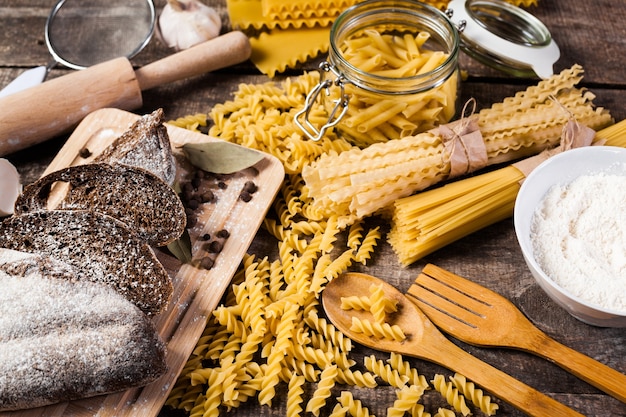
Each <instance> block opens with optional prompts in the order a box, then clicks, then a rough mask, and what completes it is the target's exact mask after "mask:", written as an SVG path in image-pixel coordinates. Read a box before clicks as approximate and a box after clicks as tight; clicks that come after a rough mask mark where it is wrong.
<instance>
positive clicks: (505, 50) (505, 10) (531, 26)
mask: <svg viewBox="0 0 626 417" xmlns="http://www.w3.org/2000/svg"><path fill="white" fill-rule="evenodd" d="M446 14H447V15H448V17H449V19H450V21H451V22H452V23H454V24H455V25H456V27H457V29H458V30H459V32H460V34H461V45H460V46H461V49H462V50H463V51H464V52H465V53H466V54H468V55H469V56H471V57H473V58H474V59H476V60H478V61H480V62H482V63H484V64H486V65H489V66H491V67H493V68H496V69H498V70H501V71H504V72H507V73H510V74H513V75H516V76H534V75H535V74H536V75H537V76H539V77H540V78H544V79H545V78H548V77H550V76H551V75H552V74H553V65H554V63H555V62H556V61H557V60H558V59H559V56H560V51H559V47H558V46H557V45H556V43H555V42H554V40H553V39H552V36H551V35H550V31H549V30H548V28H546V26H545V25H544V24H543V23H542V22H541V21H540V20H539V19H537V18H536V17H534V16H533V15H531V14H530V13H528V12H526V11H525V10H523V9H521V8H519V7H517V6H514V5H512V4H510V3H507V2H505V1H502V0H452V1H451V2H450V3H449V4H448V9H447V10H446Z"/></svg>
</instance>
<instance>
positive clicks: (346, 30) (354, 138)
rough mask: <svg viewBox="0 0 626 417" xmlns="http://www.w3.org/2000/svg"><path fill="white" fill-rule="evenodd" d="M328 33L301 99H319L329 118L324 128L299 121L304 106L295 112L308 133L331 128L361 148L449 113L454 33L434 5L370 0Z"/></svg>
mask: <svg viewBox="0 0 626 417" xmlns="http://www.w3.org/2000/svg"><path fill="white" fill-rule="evenodd" d="M330 37H331V39H330V41H331V42H330V43H331V47H330V51H329V55H328V61H327V62H324V63H323V64H322V77H320V78H321V81H320V84H319V85H318V87H317V89H316V90H313V91H312V92H311V94H310V95H309V100H307V103H308V104H311V105H312V103H313V102H314V101H315V100H316V99H317V98H318V97H319V99H320V100H321V101H322V103H323V105H324V106H323V107H324V108H325V109H326V111H327V112H328V114H329V119H328V121H327V123H326V124H325V125H323V126H319V125H318V124H316V123H313V122H312V121H311V120H310V118H309V119H307V120H306V123H303V122H302V120H300V119H299V117H301V116H303V115H304V116H305V118H306V116H307V115H308V111H307V109H303V110H302V111H300V112H299V113H298V116H296V123H297V124H298V125H299V126H300V127H301V128H302V129H303V130H304V131H305V133H307V135H308V136H309V137H310V138H311V139H320V138H321V137H322V136H323V135H324V133H325V131H326V129H328V128H331V127H334V128H335V129H336V131H337V132H338V133H339V134H341V135H342V136H344V137H345V139H347V140H349V141H351V142H352V143H353V144H355V145H357V146H360V147H366V146H368V145H370V144H372V143H376V142H385V141H388V140H391V139H399V138H402V137H405V136H410V135H415V134H417V133H421V132H424V131H426V130H429V129H432V128H433V127H436V126H438V125H440V124H443V123H447V122H449V121H450V120H451V119H452V118H453V117H454V115H455V114H456V110H457V101H458V97H459V85H460V78H459V74H458V63H457V59H458V53H459V39H458V32H457V31H456V29H455V28H454V27H453V26H452V24H451V23H450V21H449V20H448V18H447V17H446V16H445V15H444V14H443V13H442V12H440V11H439V10H437V9H435V8H433V7H431V6H428V5H426V4H422V3H415V2H413V1H404V0H400V1H398V2H395V3H394V7H393V8H392V7H390V6H389V3H388V2H385V1H377V0H370V1H366V2H362V3H359V4H357V5H355V6H353V7H351V8H349V9H347V10H346V11H345V12H344V13H342V14H341V15H340V16H339V17H338V18H337V20H336V21H335V23H334V24H333V27H332V29H331V35H330ZM333 76H334V80H331V78H333ZM321 90H325V93H324V94H320V91H321Z"/></svg>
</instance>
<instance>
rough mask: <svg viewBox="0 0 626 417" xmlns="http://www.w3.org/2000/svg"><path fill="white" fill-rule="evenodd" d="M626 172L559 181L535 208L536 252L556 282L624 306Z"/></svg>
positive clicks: (608, 304) (605, 303)
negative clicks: (565, 182) (566, 182)
mask: <svg viewBox="0 0 626 417" xmlns="http://www.w3.org/2000/svg"><path fill="white" fill-rule="evenodd" d="M625 207H626V174H625V175H619V174H608V173H595V174H588V175H583V176H581V177H578V178H577V179H575V180H573V181H572V182H571V183H569V184H562V185H555V186H553V187H552V188H551V189H550V190H549V191H548V193H547V194H546V195H545V196H544V198H543V200H542V203H541V205H540V207H539V208H538V209H537V211H536V212H535V213H534V216H533V223H532V226H531V234H532V236H533V250H534V256H535V258H536V260H537V262H538V263H539V265H540V266H541V268H542V269H543V270H544V272H545V273H546V274H547V275H548V276H549V277H551V278H552V279H553V280H554V281H555V282H556V283H557V284H558V285H560V286H561V287H562V288H564V289H565V290H567V291H569V292H571V293H572V294H574V295H576V296H577V297H580V298H581V299H584V300H587V301H589V302H591V303H593V304H596V305H598V306H601V307H603V308H607V309H611V310H617V311H626V210H624V208H625Z"/></svg>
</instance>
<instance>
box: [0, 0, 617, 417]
mask: <svg viewBox="0 0 626 417" xmlns="http://www.w3.org/2000/svg"><path fill="white" fill-rule="evenodd" d="M53 3H54V2H53V1H51V0H47V1H44V0H0V25H1V27H2V28H3V30H2V31H0V88H1V87H2V86H4V85H5V84H7V83H8V82H9V81H10V80H12V79H13V78H14V77H15V76H17V74H19V73H20V72H21V71H22V70H24V69H26V68H30V67H33V66H36V65H42V64H45V63H47V62H48V60H49V58H50V57H49V54H48V51H47V49H46V47H45V44H44V42H43V25H44V23H45V19H46V16H47V14H48V12H49V9H50V7H52V4H53ZM156 3H157V7H159V8H160V7H162V5H163V4H165V0H158V1H157V2H156ZM206 3H208V4H212V5H215V7H216V8H217V9H218V11H219V13H220V14H221V16H222V18H223V19H224V21H225V22H226V29H225V30H227V29H228V16H227V11H226V7H225V1H224V0H211V1H208V0H207V1H206ZM529 10H530V11H531V12H532V13H533V14H535V15H536V16H537V17H539V18H540V19H541V20H543V21H544V22H545V23H546V25H547V26H548V28H549V29H550V31H551V32H552V34H553V36H554V38H555V40H556V42H557V43H558V44H559V47H560V50H561V58H560V59H559V61H558V62H557V63H556V65H555V71H560V70H562V69H564V68H567V67H570V66H571V65H573V64H581V65H582V66H583V68H584V69H585V77H584V79H583V81H582V83H581V85H582V86H584V87H587V88H589V90H590V91H591V92H593V93H594V94H595V95H596V98H595V103H596V105H598V106H602V107H605V108H607V109H609V110H610V111H611V114H612V115H613V116H614V117H615V119H616V120H622V119H626V99H625V98H624V97H626V95H625V91H624V90H626V79H625V78H626V77H624V73H625V70H624V63H623V51H624V50H626V27H624V25H622V24H621V22H624V21H626V4H624V2H615V1H610V0H597V1H594V2H576V1H549V0H538V6H536V7H531V8H530V9H529ZM169 53H171V51H169V50H168V49H167V48H165V47H164V46H163V45H162V44H161V43H160V42H159V41H158V40H156V39H154V40H153V41H152V42H151V43H150V44H149V45H148V47H147V48H146V49H145V50H144V51H142V52H141V53H140V54H139V55H138V56H137V57H136V58H134V59H133V64H134V65H136V66H140V65H145V64H146V63H149V62H153V61H154V60H156V59H159V58H161V57H163V56H165V55H167V54H169ZM321 58H323V57H321ZM460 64H461V67H462V69H464V70H466V71H467V73H468V75H469V78H468V80H467V81H465V82H464V84H463V86H462V95H463V98H462V99H463V100H466V99H468V98H470V97H474V98H476V100H477V102H478V107H479V108H483V107H488V106H490V105H491V104H493V103H495V102H499V101H501V100H502V99H503V98H505V97H507V96H511V95H513V94H514V93H515V92H517V91H520V90H522V89H524V88H526V87H527V86H528V85H531V84H534V83H535V82H536V80H525V79H512V78H510V77H508V76H506V75H503V74H501V73H499V72H497V71H494V70H492V69H490V68H487V67H485V66H484V65H482V64H479V63H477V62H475V61H473V60H471V59H469V58H468V57H466V56H463V57H462V58H461V60H460ZM315 68H316V62H310V63H307V64H305V65H303V66H302V68H301V69H315ZM301 69H300V70H296V71H290V72H289V73H290V74H298V73H300V71H301ZM66 72H67V70H64V69H56V70H54V71H53V72H52V74H51V77H55V76H59V75H61V74H64V73H66ZM282 78H284V75H281V76H280V77H277V80H281V79H282ZM267 80H268V78H267V77H265V76H264V75H261V74H260V73H259V72H258V71H257V70H256V69H255V68H254V66H252V65H251V64H250V63H249V62H248V63H245V64H242V65H238V66H236V67H234V68H231V69H229V70H228V71H217V72H215V73H212V74H207V75H204V76H201V77H196V78H194V79H190V80H185V81H180V82H176V83H172V84H170V85H167V86H162V87H158V88H155V89H152V90H149V91H146V92H144V94H143V98H144V105H143V106H142V108H140V109H138V110H137V113H140V114H141V113H148V112H150V111H152V110H154V109H155V108H157V107H163V108H164V109H165V113H166V115H167V117H168V118H177V117H182V116H186V115H189V114H195V113H207V112H208V111H209V110H210V109H211V107H212V106H213V105H215V104H217V103H222V102H224V101H227V100H229V99H230V98H231V96H232V93H233V92H234V91H235V90H236V89H237V86H238V84H239V83H261V82H266V81H267ZM33 123H36V115H33ZM64 141H65V138H63V137H61V138H56V139H53V140H51V141H49V142H46V143H44V144H41V145H38V146H36V147H33V148H31V149H28V150H26V151H23V152H18V153H17V154H14V155H10V156H9V159H10V160H11V161H12V162H14V163H15V164H16V165H17V167H18V169H19V170H20V173H21V175H22V178H23V180H24V181H25V182H30V181H33V180H34V179H36V178H37V177H38V176H39V175H40V174H41V173H42V172H43V170H44V169H45V167H46V166H47V165H48V163H49V162H50V160H51V159H52V158H53V156H54V155H56V153H57V152H58V150H59V149H60V147H61V146H62V145H63V143H64ZM367 225H369V226H375V225H379V226H381V227H382V229H383V231H386V230H387V228H388V225H387V223H386V222H385V221H384V220H383V219H380V218H377V217H373V218H371V219H368V220H367ZM249 251H250V252H251V253H255V254H259V255H262V256H265V255H267V256H270V257H272V256H275V254H276V244H275V242H274V241H273V240H272V238H271V237H269V236H268V234H267V233H266V232H264V231H263V230H260V231H259V232H258V233H257V236H256V238H255V239H254V241H253V243H252V246H251V247H250V249H249ZM427 262H432V263H435V264H437V265H439V266H441V267H443V268H446V269H449V270H451V271H452V272H454V273H457V274H459V275H462V276H465V277H468V278H472V279H474V280H475V281H477V282H479V283H481V284H484V285H486V286H488V287H489V288H492V289H494V290H495V291H497V292H499V293H501V294H503V295H505V296H507V297H508V298H509V299H511V300H512V301H513V302H514V304H516V305H517V306H518V307H519V308H520V309H521V310H522V311H523V312H524V313H525V314H526V315H527V316H528V317H529V318H530V319H531V320H532V321H533V322H534V323H535V324H536V325H537V326H538V327H540V328H541V329H542V330H543V331H545V332H546V333H548V334H549V335H550V336H552V337H553V338H555V339H556V340H558V341H560V342H561V343H563V344H566V345H568V346H570V347H572V348H574V349H576V350H579V351H581V352H583V353H585V354H587V355H589V356H591V357H593V358H594V359H597V360H599V361H601V362H603V363H605V364H607V365H609V366H611V367H613V368H615V369H617V370H618V371H620V372H623V373H626V362H625V361H624V358H626V343H625V341H626V338H625V336H624V331H623V330H622V329H602V328H596V327H592V326H587V325H585V324H582V323H581V322H579V321H577V320H575V319H574V318H572V317H571V316H569V315H568V314H567V313H566V312H564V311H563V310H561V309H560V308H558V307H557V306H556V305H555V304H554V303H553V302H552V301H551V300H549V299H548V298H547V296H546V295H545V294H544V293H543V292H542V291H541V290H540V289H539V287H538V286H537V285H536V284H535V283H534V280H533V278H532V276H531V275H530V272H529V271H528V270H527V268H526V267H525V264H524V261H523V259H522V255H521V252H520V250H519V248H518V246H517V242H516V239H515V235H514V231H513V227H512V221H511V220H505V221H503V222H500V223H498V224H495V225H493V226H491V227H488V228H486V229H484V230H481V231H480V232H477V233H475V234H473V235H470V236H468V237H466V238H464V239H462V240H460V241H458V242H456V243H454V244H451V245H449V246H448V247H446V248H443V249H441V250H439V251H437V252H435V253H433V254H431V255H429V256H427V257H426V258H425V259H423V260H421V261H418V262H417V263H415V264H414V265H411V266H410V267H408V268H401V267H400V266H399V265H398V262H397V261H396V258H395V254H394V253H393V250H392V249H391V247H390V246H389V244H388V243H386V242H385V241H382V242H381V243H380V245H379V247H378V250H377V252H376V254H375V256H374V259H373V262H372V263H371V264H368V266H367V267H360V268H358V267H357V268H355V269H356V270H361V271H362V272H368V273H371V274H374V275H377V276H380V277H384V278H385V279H386V280H388V281H389V282H391V283H392V284H394V285H396V286H397V287H398V288H400V289H401V290H406V288H408V286H409V285H410V283H411V282H413V280H414V278H415V276H417V274H418V273H419V271H420V270H421V268H422V267H423V266H424V264H425V263H427ZM458 343H459V345H461V346H462V347H464V348H465V349H467V350H468V351H470V352H471V353H473V354H474V355H476V356H478V357H480V358H482V359H484V360H485V361H487V362H489V363H491V364H493V365H494V366H496V367H498V368H499V369H502V370H504V371H505V372H508V373H510V374H511V375H513V376H515V377H517V378H518V379H521V380H523V381H524V382H526V383H528V384H529V385H531V386H533V387H535V388H537V389H539V390H541V391H542V392H545V393H547V394H548V395H552V396H554V397H555V398H556V399H558V400H560V401H562V402H563V403H565V404H568V405H569V406H571V407H573V408H575V409H577V410H579V411H580V412H582V413H584V414H585V415H588V416H598V417H599V416H606V415H611V416H626V405H624V404H622V403H619V402H618V401H617V400H615V399H613V398H611V397H609V396H607V395H605V394H602V393H600V392H599V391H598V390H596V389H595V388H593V387H591V386H589V385H588V384H586V383H584V382H581V381H579V380H578V379H577V378H575V377H573V376H571V375H569V374H568V373H566V372H565V371H563V370H562V369H561V368H559V367H558V366H556V365H553V364H550V363H547V362H546V361H544V360H542V359H539V358H536V357H533V356H530V355H529V354H526V353H523V352H511V351H504V350H498V349H496V350H488V349H481V348H475V347H472V346H468V345H465V344H462V343H461V342H458ZM372 353H374V352H373V351H371V350H369V349H367V348H363V347H357V348H356V349H355V352H354V357H355V359H356V360H361V359H362V358H363V357H364V356H366V355H369V354H372ZM410 362H411V364H412V365H413V366H415V367H417V369H418V370H420V371H422V372H423V373H424V374H427V375H432V374H434V373H436V372H445V370H443V369H442V368H440V367H438V366H436V365H432V364H429V363H426V362H423V361H419V360H413V359H411V360H410ZM306 389H307V393H308V394H310V393H312V390H313V389H314V386H312V385H307V387H306ZM338 392H339V389H335V390H334V391H333V394H338ZM354 392H355V396H356V397H358V398H360V399H361V400H363V402H364V403H366V404H367V405H368V406H370V407H371V408H370V409H371V411H373V412H374V413H376V415H385V412H386V406H387V405H388V404H390V403H392V402H393V400H394V399H395V392H394V390H393V389H391V388H389V387H384V386H381V387H378V388H376V389H375V390H369V389H356V390H354ZM425 402H426V403H427V404H429V405H433V406H436V405H443V404H442V403H441V398H440V397H439V396H437V395H434V394H432V393H430V394H428V395H427V396H426V399H425ZM499 404H500V405H501V409H500V410H499V412H498V415H502V416H516V417H517V416H521V415H522V414H521V413H519V412H518V411H516V410H512V409H511V407H510V406H508V405H506V404H505V403H502V402H500V403H499ZM285 409H286V398H285V397H284V396H279V397H277V398H276V400H275V401H274V402H273V406H272V407H271V408H270V407H261V406H259V405H258V404H257V402H256V400H255V399H251V400H250V401H249V402H248V403H246V404H243V405H242V407H241V408H240V409H238V410H236V413H232V414H233V415H238V416H283V415H285ZM329 411H330V410H329V409H324V410H323V413H326V414H328V412H329ZM162 414H163V415H164V416H166V415H167V416H169V415H176V414H175V413H168V412H163V413H162Z"/></svg>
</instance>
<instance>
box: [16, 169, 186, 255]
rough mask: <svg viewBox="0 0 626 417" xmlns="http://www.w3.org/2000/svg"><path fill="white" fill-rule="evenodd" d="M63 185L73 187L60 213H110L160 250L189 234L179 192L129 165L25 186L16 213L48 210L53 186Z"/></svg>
mask: <svg viewBox="0 0 626 417" xmlns="http://www.w3.org/2000/svg"><path fill="white" fill-rule="evenodd" d="M60 182H62V183H67V184H69V187H68V188H69V190H68V191H67V192H66V193H65V194H64V197H63V199H62V200H61V201H60V203H59V204H58V205H56V207H55V209H62V210H94V211H99V212H101V213H104V214H108V215H110V216H112V217H115V218H116V219H118V220H121V221H122V222H124V223H126V224H127V225H128V226H129V228H130V229H131V230H133V231H134V232H135V233H136V234H137V235H139V237H141V238H142V239H145V240H146V241H147V242H148V243H149V244H151V245H155V246H165V245H167V244H169V243H171V242H173V241H174V240H176V239H178V237H180V235H181V234H182V233H183V231H184V230H185V224H186V216H185V208H184V207H183V204H182V202H181V201H180V199H179V198H178V195H177V194H176V193H175V192H174V190H173V189H172V188H171V187H170V186H169V185H168V184H166V183H165V182H164V181H163V180H162V179H160V178H159V177H158V176H156V175H155V174H153V173H151V172H149V171H147V170H145V169H143V168H139V167H133V166H129V165H124V164H113V165H112V164H108V163H94V164H85V165H78V166H72V167H69V168H64V169H61V170H58V171H55V172H52V173H50V174H48V175H46V176H44V177H42V178H40V179H39V180H37V181H35V182H34V183H31V184H29V185H27V186H26V187H24V190H23V191H22V194H21V195H20V196H19V197H18V199H17V201H16V203H15V213H16V214H22V213H27V212H32V211H37V210H46V209H47V207H48V201H49V198H50V195H51V191H52V190H53V186H55V187H56V185H58V184H59V183H60ZM57 189H58V188H57Z"/></svg>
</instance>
